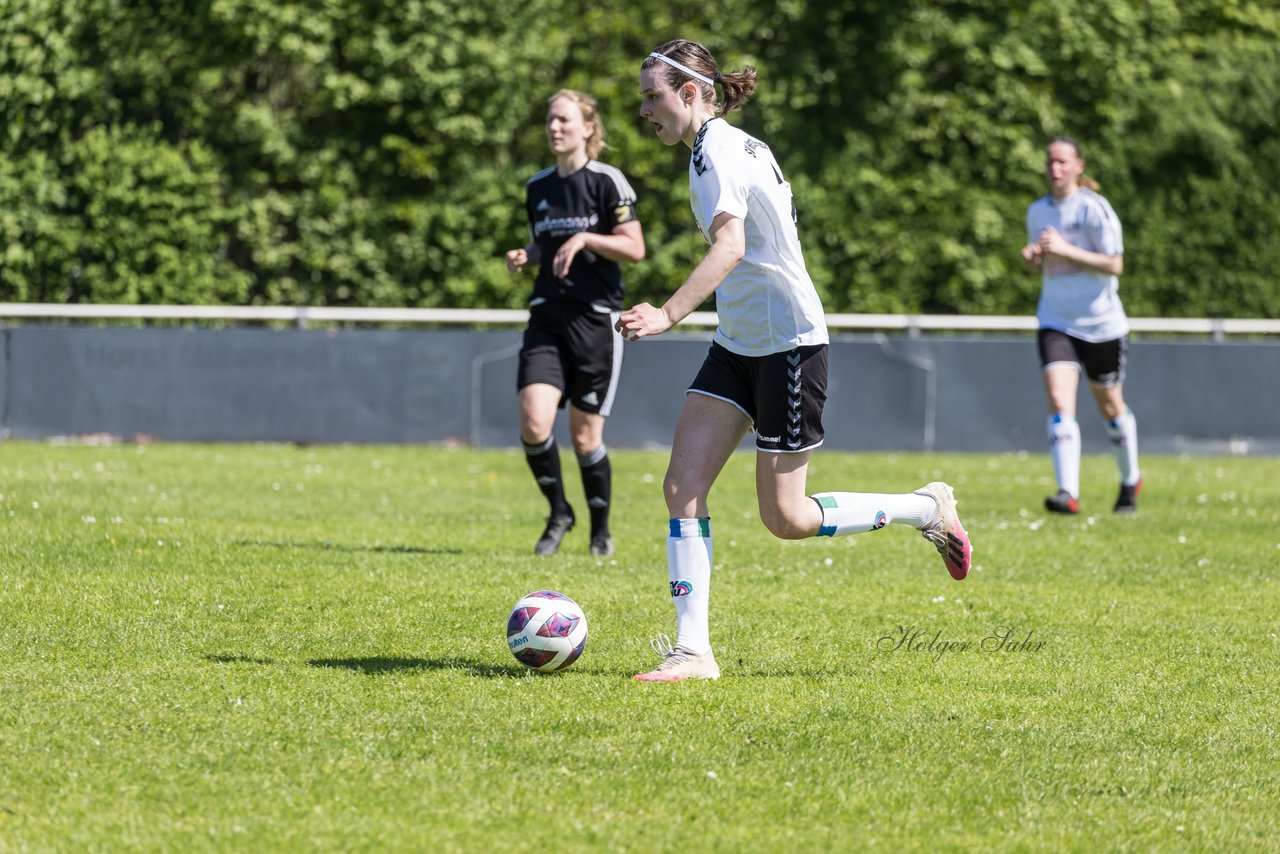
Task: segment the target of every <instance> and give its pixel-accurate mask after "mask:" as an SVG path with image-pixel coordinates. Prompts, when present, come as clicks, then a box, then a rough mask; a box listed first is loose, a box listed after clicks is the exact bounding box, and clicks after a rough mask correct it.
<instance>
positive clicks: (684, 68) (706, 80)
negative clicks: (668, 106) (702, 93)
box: [649, 53, 716, 86]
mask: <svg viewBox="0 0 1280 854" xmlns="http://www.w3.org/2000/svg"><path fill="white" fill-rule="evenodd" d="M649 56H651V57H653V58H654V59H660V60H662V61H663V62H665V63H666V64H667V65H670V66H671V67H672V68H674V69H675V70H676V71H683V72H684V73H685V74H688V75H689V76H690V77H692V78H693V79H694V80H701V81H702V82H703V83H706V84H707V85H708V86H715V85H716V81H714V80H712V79H711V78H710V77H708V76H707V75H705V74H699V73H698V72H696V71H694V70H693V69H692V68H689V67H688V66H687V65H681V64H680V63H678V62H676V61H675V60H674V59H672V58H671V57H669V56H663V55H662V54H660V53H651V54H649Z"/></svg>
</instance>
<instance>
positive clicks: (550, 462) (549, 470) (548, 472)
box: [524, 436, 573, 516]
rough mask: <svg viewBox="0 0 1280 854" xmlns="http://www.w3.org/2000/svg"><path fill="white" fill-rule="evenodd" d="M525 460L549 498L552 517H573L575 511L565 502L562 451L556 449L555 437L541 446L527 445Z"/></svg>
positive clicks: (525, 447) (544, 493) (539, 487)
mask: <svg viewBox="0 0 1280 854" xmlns="http://www.w3.org/2000/svg"><path fill="white" fill-rule="evenodd" d="M524 458H525V459H526V460H527V461H528V462H529V471H531V472H533V478H534V480H536V481H537V482H538V489H540V490H542V494H543V495H545V496H546V497H547V502H548V503H549V504H550V505H551V515H552V516H572V515H573V510H572V508H570V507H569V502H567V501H565V500H564V479H563V478H561V477H560V449H559V448H557V447H556V439H555V436H551V437H549V438H548V439H547V441H546V442H543V443H542V444H541V445H525V446H524Z"/></svg>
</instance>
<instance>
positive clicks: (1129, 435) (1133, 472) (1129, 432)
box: [1107, 407, 1142, 486]
mask: <svg viewBox="0 0 1280 854" xmlns="http://www.w3.org/2000/svg"><path fill="white" fill-rule="evenodd" d="M1107 435H1108V436H1110V437H1111V450H1112V452H1113V453H1115V455H1116V467H1117V468H1119V469H1120V482H1121V483H1122V484H1124V485H1125V486H1133V485H1134V484H1136V483H1137V482H1138V479H1139V478H1141V477H1142V472H1140V471H1139V470H1138V419H1137V418H1135V417H1134V416H1133V410H1132V409H1129V408H1128V407H1126V408H1125V410H1124V412H1122V413H1121V414H1120V415H1119V416H1118V417H1117V418H1115V419H1114V420H1112V421H1108V422H1107Z"/></svg>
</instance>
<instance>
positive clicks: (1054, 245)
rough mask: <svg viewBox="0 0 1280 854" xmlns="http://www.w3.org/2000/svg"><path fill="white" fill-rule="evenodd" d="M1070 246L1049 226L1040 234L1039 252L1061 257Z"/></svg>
mask: <svg viewBox="0 0 1280 854" xmlns="http://www.w3.org/2000/svg"><path fill="white" fill-rule="evenodd" d="M1070 245H1071V244H1070V243H1068V242H1067V239H1066V238H1065V237H1063V236H1062V235H1061V234H1059V233H1058V229H1056V228H1054V227H1053V226H1049V227H1048V228H1046V229H1045V230H1044V231H1042V232H1040V252H1041V253H1042V254H1044V253H1047V254H1049V255H1062V254H1063V252H1064V250H1067V247H1069V246H1070Z"/></svg>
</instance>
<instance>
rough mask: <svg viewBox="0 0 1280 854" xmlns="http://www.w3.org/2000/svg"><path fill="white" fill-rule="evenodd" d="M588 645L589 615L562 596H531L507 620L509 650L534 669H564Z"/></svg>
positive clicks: (552, 593) (548, 592) (545, 592)
mask: <svg viewBox="0 0 1280 854" xmlns="http://www.w3.org/2000/svg"><path fill="white" fill-rule="evenodd" d="M586 645H587V615H586V614H584V613H582V609H581V608H579V607H578V603H577V602H575V601H573V600H572V599H570V598H569V597H568V596H565V595H564V594H563V593H556V592H555V591H554V590H539V591H538V592H536V593H530V594H529V595H528V596H526V597H524V598H523V599H521V600H520V601H519V602H517V603H516V605H515V607H514V608H512V609H511V616H509V617H507V648H508V649H510V650H511V654H512V655H514V656H515V657H516V661H518V662H520V663H521V664H523V665H525V666H527V667H532V668H533V669H534V670H540V671H542V672H543V673H550V672H552V671H553V670H563V669H564V668H566V667H568V666H569V665H570V664H573V663H574V662H575V661H577V660H578V656H580V655H582V648H583V647H585V646H586Z"/></svg>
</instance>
